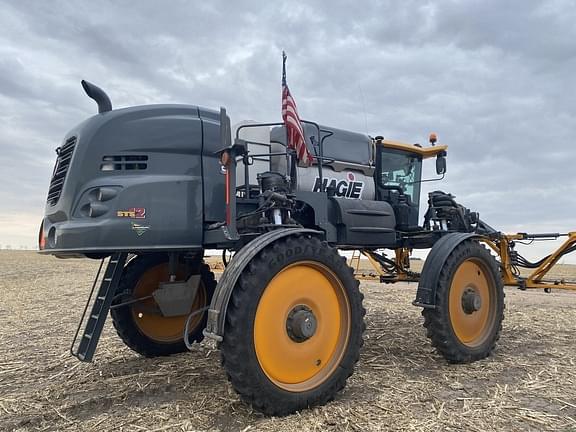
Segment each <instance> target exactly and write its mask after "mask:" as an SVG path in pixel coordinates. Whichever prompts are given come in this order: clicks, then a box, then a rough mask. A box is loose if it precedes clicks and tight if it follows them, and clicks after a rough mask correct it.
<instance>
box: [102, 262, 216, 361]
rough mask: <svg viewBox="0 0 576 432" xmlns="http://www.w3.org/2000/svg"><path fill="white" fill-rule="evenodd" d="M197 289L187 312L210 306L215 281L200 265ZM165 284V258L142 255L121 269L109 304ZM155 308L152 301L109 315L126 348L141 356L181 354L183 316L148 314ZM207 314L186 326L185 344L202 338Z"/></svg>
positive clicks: (183, 347) (181, 272)
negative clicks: (115, 293)
mask: <svg viewBox="0 0 576 432" xmlns="http://www.w3.org/2000/svg"><path fill="white" fill-rule="evenodd" d="M186 273H187V272H186V267H185V266H184V265H181V266H180V267H179V269H178V279H185V278H187V277H189V276H191V274H186ZM200 275H201V278H200V286H199V288H198V293H197V294H196V298H195V300H194V303H193V304H192V307H191V311H192V310H196V309H199V308H202V307H205V306H208V305H209V304H210V301H211V300H212V295H213V294H214V289H215V288H216V280H215V279H214V274H213V273H212V272H211V271H210V267H209V266H208V265H206V264H204V263H202V264H201V265H200ZM166 281H168V256H167V255H164V254H158V255H143V256H138V257H136V258H134V259H133V260H131V261H130V262H129V263H128V265H127V266H126V267H125V268H124V272H123V273H122V277H121V279H120V283H119V286H118V295H117V296H116V298H115V301H114V303H113V304H118V303H122V302H125V301H127V300H131V299H133V298H139V297H142V296H144V295H149V294H151V291H153V290H154V289H156V288H157V286H158V283H159V282H166ZM154 308H157V305H156V302H155V301H154V299H149V300H145V301H142V302H138V303H135V304H133V305H127V306H124V307H121V308H118V309H111V310H110V316H111V317H112V323H113V324H114V327H115V328H116V332H117V333H118V336H119V337H120V339H122V341H123V342H124V344H126V346H128V348H130V349H131V350H133V351H136V352H137V353H139V354H141V355H143V356H145V357H158V356H167V355H171V354H177V353H181V352H185V351H186V350H187V348H186V344H185V343H184V336H183V333H184V325H185V321H186V318H187V316H186V315H183V316H179V317H163V316H161V315H159V314H158V312H156V313H148V311H149V310H150V309H154ZM206 319H207V313H206V312H204V313H202V314H199V315H197V316H196V317H195V318H193V319H192V320H191V322H190V325H189V331H190V333H189V342H190V343H193V342H200V341H201V340H202V339H203V338H204V336H203V334H202V331H203V330H204V328H205V327H206Z"/></svg>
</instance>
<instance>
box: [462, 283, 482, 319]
mask: <svg viewBox="0 0 576 432" xmlns="http://www.w3.org/2000/svg"><path fill="white" fill-rule="evenodd" d="M481 307H482V297H480V295H479V294H478V293H477V292H476V290H475V289H474V288H471V287H468V288H466V289H465V290H464V292H463V293H462V309H463V310H464V312H465V313H466V314H468V315H470V314H473V313H474V312H476V311H479V310H480V308H481Z"/></svg>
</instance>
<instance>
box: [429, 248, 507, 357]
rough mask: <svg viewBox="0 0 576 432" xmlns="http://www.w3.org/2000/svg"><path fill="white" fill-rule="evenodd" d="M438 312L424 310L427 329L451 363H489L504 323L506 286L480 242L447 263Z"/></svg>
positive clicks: (441, 278)
mask: <svg viewBox="0 0 576 432" xmlns="http://www.w3.org/2000/svg"><path fill="white" fill-rule="evenodd" d="M435 304H436V307H435V309H424V310H423V311H422V315H423V316H424V327H425V328H426V329H427V337H428V338H430V339H431V341H432V345H433V346H434V347H435V348H436V350H437V351H438V352H439V353H440V354H441V355H442V356H444V358H446V360H448V361H449V362H451V363H470V362H473V361H476V360H480V359H483V358H485V357H488V356H489V355H490V353H491V352H492V351H493V350H494V347H495V345H496V342H497V341H498V339H499V337H500V331H501V329H502V320H503V319H504V285H503V282H502V277H501V276H500V271H499V268H498V262H497V261H496V260H495V259H494V257H493V256H492V255H491V254H490V252H488V250H486V248H484V247H483V246H482V245H480V244H479V243H478V242H477V241H473V240H466V241H464V242H462V243H461V244H460V245H458V246H457V247H456V248H455V249H454V250H453V251H452V253H451V254H450V255H449V256H448V258H447V259H446V261H445V262H444V265H443V268H442V270H441V272H440V276H439V278H438V285H437V286H436V303H435Z"/></svg>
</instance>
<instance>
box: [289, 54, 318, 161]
mask: <svg viewBox="0 0 576 432" xmlns="http://www.w3.org/2000/svg"><path fill="white" fill-rule="evenodd" d="M282 60H283V62H282V120H283V121H284V125H285V126H286V132H287V136H288V148H292V149H294V150H296V156H297V158H298V160H299V161H300V162H301V163H302V164H303V165H305V166H310V165H311V164H312V155H311V154H310V152H309V151H308V148H307V147H306V140H305V138H304V130H303V129H302V123H300V117H299V116H298V109H297V108H296V102H295V101H294V98H293V97H292V95H291V94H290V90H289V89H288V84H286V54H285V53H282Z"/></svg>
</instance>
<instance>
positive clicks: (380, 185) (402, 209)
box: [374, 136, 447, 231]
mask: <svg viewBox="0 0 576 432" xmlns="http://www.w3.org/2000/svg"><path fill="white" fill-rule="evenodd" d="M431 142H432V141H431ZM435 142H436V141H435V137H434V141H433V143H435ZM375 143H376V170H375V172H374V183H375V188H376V199H377V200H378V201H386V202H388V203H390V204H391V205H392V207H393V208H394V213H395V214H396V220H397V221H398V224H399V225H398V229H399V230H401V231H414V230H420V229H421V228H420V227H419V226H418V210H419V204H420V189H421V182H422V160H423V159H427V158H431V157H433V156H436V157H437V158H441V159H443V158H444V157H445V155H446V149H447V146H432V147H426V148H423V147H421V146H419V145H411V144H404V143H401V142H397V141H390V140H385V139H383V138H382V137H380V136H378V137H376V138H375ZM439 166H443V170H441V171H442V172H438V171H440V170H439V169H438V168H439ZM445 169H446V164H445V161H443V162H442V163H437V172H438V174H444V171H445ZM400 221H401V222H400Z"/></svg>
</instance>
